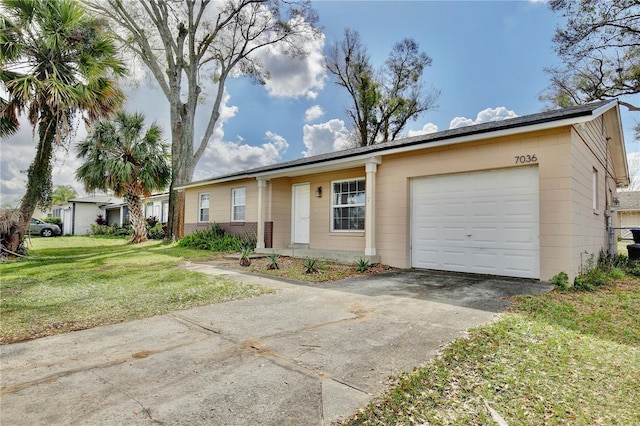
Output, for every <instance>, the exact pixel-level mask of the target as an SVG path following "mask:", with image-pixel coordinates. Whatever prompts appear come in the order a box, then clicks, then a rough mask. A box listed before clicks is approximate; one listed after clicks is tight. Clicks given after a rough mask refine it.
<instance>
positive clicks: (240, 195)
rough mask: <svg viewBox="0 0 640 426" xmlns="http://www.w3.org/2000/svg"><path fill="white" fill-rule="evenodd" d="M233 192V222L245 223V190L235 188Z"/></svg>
mask: <svg viewBox="0 0 640 426" xmlns="http://www.w3.org/2000/svg"><path fill="white" fill-rule="evenodd" d="M231 192H232V193H231V220H233V221H244V204H245V189H244V188H235V189H233V190H232V191H231Z"/></svg>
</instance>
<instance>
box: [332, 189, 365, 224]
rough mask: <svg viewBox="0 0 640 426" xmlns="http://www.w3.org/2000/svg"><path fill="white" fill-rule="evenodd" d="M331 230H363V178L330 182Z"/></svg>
mask: <svg viewBox="0 0 640 426" xmlns="http://www.w3.org/2000/svg"><path fill="white" fill-rule="evenodd" d="M331 189H332V194H331V215H332V218H331V223H332V228H331V230H332V231H364V202H365V181H364V179H355V180H345V181H340V182H333V183H332V187H331Z"/></svg>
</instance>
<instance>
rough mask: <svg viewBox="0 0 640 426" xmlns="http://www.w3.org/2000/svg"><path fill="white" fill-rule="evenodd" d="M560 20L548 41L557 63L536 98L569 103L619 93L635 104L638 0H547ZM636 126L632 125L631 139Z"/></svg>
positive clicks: (639, 63) (639, 72) (639, 66)
mask: <svg viewBox="0 0 640 426" xmlns="http://www.w3.org/2000/svg"><path fill="white" fill-rule="evenodd" d="M549 6H550V7H551V10H553V11H554V12H556V13H559V14H561V15H562V16H563V18H564V19H565V24H564V25H563V26H562V27H558V28H557V29H556V34H555V37H554V38H553V42H554V44H555V49H556V52H557V53H558V56H559V57H560V59H561V60H562V62H563V65H562V66H561V67H553V68H549V69H547V72H548V73H549V74H550V76H551V85H550V87H549V89H548V90H547V92H546V93H545V94H544V95H543V96H542V100H545V101H548V102H550V103H551V104H552V105H557V106H563V107H565V106H570V105H577V104H583V103H587V102H592V101H596V100H604V99H613V98H619V100H620V104H622V105H624V106H626V107H627V108H628V109H629V110H630V111H640V105H638V104H637V103H636V102H632V101H631V100H630V95H635V94H638V93H640V1H638V0H609V1H601V0H580V1H576V0H551V1H550V2H549ZM639 133H640V125H638V126H637V127H636V138H637V135H638V134H639Z"/></svg>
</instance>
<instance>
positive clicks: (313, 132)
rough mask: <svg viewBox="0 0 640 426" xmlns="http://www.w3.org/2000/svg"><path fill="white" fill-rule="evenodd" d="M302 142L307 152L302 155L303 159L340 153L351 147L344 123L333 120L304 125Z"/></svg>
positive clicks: (348, 133)
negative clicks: (329, 153) (335, 152)
mask: <svg viewBox="0 0 640 426" xmlns="http://www.w3.org/2000/svg"><path fill="white" fill-rule="evenodd" d="M303 142H304V146H305V147H307V150H306V151H304V152H303V153H302V154H303V155H304V156H305V157H311V156H313V155H318V154H324V153H327V152H333V151H341V150H343V149H347V148H351V147H352V145H353V143H352V141H351V138H350V132H349V130H348V129H347V127H346V126H345V125H344V121H342V120H338V119H335V118H334V119H332V120H329V121H327V122H326V123H320V124H313V125H309V124H305V125H304V128H303Z"/></svg>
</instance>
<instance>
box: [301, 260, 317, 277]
mask: <svg viewBox="0 0 640 426" xmlns="http://www.w3.org/2000/svg"><path fill="white" fill-rule="evenodd" d="M304 272H305V274H313V273H316V272H318V265H317V261H316V260H315V259H308V260H306V261H305V262H304Z"/></svg>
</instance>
